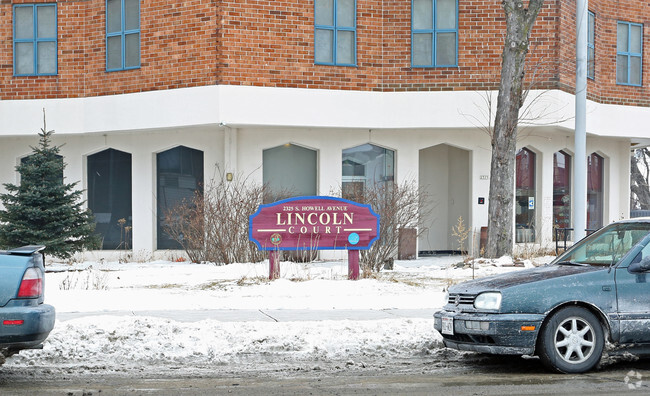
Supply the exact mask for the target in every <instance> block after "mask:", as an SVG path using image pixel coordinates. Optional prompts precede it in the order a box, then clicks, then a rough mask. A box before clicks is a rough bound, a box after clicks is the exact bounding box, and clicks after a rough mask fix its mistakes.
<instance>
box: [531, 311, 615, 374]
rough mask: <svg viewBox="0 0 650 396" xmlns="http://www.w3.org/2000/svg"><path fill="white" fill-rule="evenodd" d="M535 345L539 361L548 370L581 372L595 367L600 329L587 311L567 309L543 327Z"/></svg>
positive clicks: (602, 343) (599, 350) (601, 340)
mask: <svg viewBox="0 0 650 396" xmlns="http://www.w3.org/2000/svg"><path fill="white" fill-rule="evenodd" d="M538 346H539V348H538V350H539V352H538V354H539V357H540V359H541V360H542V362H543V363H544V364H545V365H546V366H547V367H549V368H550V369H552V370H554V371H558V372H561V373H584V372H585V371H589V370H591V369H592V368H594V367H595V366H596V365H597V364H598V362H599V361H600V358H601V356H602V354H603V348H604V346H605V337H604V335H603V327H602V325H601V324H600V321H599V320H598V318H597V317H596V316H595V315H594V314H592V313H591V312H589V311H587V310H586V309H584V308H580V307H567V308H564V309H561V310H559V311H557V312H556V313H554V314H553V316H551V318H550V319H549V320H548V322H547V323H546V324H545V325H544V327H543V328H542V331H541V334H540V340H539V345H538Z"/></svg>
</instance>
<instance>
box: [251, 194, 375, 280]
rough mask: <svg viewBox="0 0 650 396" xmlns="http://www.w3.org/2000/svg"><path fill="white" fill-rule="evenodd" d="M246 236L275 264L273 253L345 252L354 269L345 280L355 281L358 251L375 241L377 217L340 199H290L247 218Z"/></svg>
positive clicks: (272, 276)
mask: <svg viewBox="0 0 650 396" xmlns="http://www.w3.org/2000/svg"><path fill="white" fill-rule="evenodd" d="M248 234H249V238H250V240H251V241H253V242H255V244H257V247H258V248H259V249H261V250H267V251H270V252H271V255H270V259H269V261H276V260H274V259H277V256H278V255H277V253H276V254H273V252H278V251H280V250H332V249H334V250H343V249H347V250H348V251H349V253H348V259H349V261H350V257H351V255H352V256H354V257H352V259H351V261H356V269H355V268H350V271H352V272H356V275H354V274H352V273H349V276H350V277H351V278H352V279H358V272H359V270H358V261H359V259H358V257H359V250H367V249H370V246H371V245H372V244H373V243H374V242H375V241H376V240H377V239H378V238H379V236H378V235H379V215H378V214H376V213H375V212H374V211H373V210H372V208H371V207H370V205H364V204H360V203H357V202H353V201H349V200H347V199H342V198H335V197H323V196H311V197H297V198H290V199H285V200H282V201H278V202H275V203H272V204H267V205H261V206H260V207H259V209H258V210H257V212H255V214H253V215H251V216H250V220H249V230H248ZM351 252H353V253H351ZM273 256H275V257H273ZM355 257H356V259H355ZM348 264H349V265H350V262H349V263H348ZM274 272H277V267H275V268H274V267H272V268H271V274H270V276H269V277H270V278H271V279H273V278H275V277H276V276H275V274H274ZM354 276H356V277H354Z"/></svg>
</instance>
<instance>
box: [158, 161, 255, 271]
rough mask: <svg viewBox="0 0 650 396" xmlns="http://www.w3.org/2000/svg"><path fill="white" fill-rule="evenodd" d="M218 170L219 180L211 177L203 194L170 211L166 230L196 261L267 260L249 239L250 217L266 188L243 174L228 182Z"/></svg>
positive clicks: (166, 215) (166, 219) (166, 217)
mask: <svg viewBox="0 0 650 396" xmlns="http://www.w3.org/2000/svg"><path fill="white" fill-rule="evenodd" d="M217 173H218V174H219V180H217V181H215V180H212V181H211V182H210V184H209V185H208V186H207V187H206V188H205V191H204V193H203V194H200V193H197V194H196V195H195V196H194V197H193V198H192V200H190V201H183V202H181V203H180V204H178V205H176V206H174V207H173V208H171V209H170V210H168V211H167V213H166V214H165V224H166V231H167V232H168V233H169V235H170V236H171V237H172V238H173V239H174V240H176V241H177V242H178V243H180V244H181V246H182V247H183V249H184V250H185V252H186V253H187V256H188V258H189V259H190V260H191V261H192V262H195V263H201V262H206V261H207V262H213V263H217V264H231V263H245V262H260V261H262V260H264V258H265V254H264V252H261V251H260V250H258V249H257V246H256V245H255V244H254V243H253V242H251V241H250V240H249V239H248V221H249V218H248V217H249V216H250V215H251V214H253V213H255V212H256V211H257V208H258V206H259V205H260V204H261V203H262V199H263V197H264V193H265V188H264V187H263V186H261V185H257V184H255V183H253V182H251V181H249V180H248V178H247V177H242V176H241V175H235V176H234V177H233V179H232V181H228V180H227V179H226V176H225V174H224V173H222V172H220V171H219V172H217Z"/></svg>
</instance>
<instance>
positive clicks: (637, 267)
mask: <svg viewBox="0 0 650 396" xmlns="http://www.w3.org/2000/svg"><path fill="white" fill-rule="evenodd" d="M629 271H630V272H646V271H650V256H647V257H644V258H643V259H641V261H640V262H638V263H634V264H631V265H630V267H629Z"/></svg>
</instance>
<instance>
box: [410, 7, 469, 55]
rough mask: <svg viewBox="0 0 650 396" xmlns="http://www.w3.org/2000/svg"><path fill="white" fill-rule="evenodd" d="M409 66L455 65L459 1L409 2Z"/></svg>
mask: <svg viewBox="0 0 650 396" xmlns="http://www.w3.org/2000/svg"><path fill="white" fill-rule="evenodd" d="M411 65H412V66H413V67H444V66H457V65H458V0H412V5H411Z"/></svg>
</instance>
